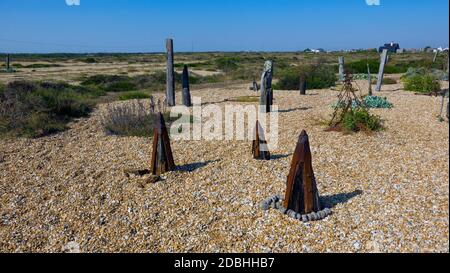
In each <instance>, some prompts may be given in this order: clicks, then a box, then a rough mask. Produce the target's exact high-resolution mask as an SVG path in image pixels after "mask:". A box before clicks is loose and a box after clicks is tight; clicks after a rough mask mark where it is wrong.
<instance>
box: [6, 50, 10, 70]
mask: <svg viewBox="0 0 450 273" xmlns="http://www.w3.org/2000/svg"><path fill="white" fill-rule="evenodd" d="M10 61H11V58H10V55H9V54H7V55H6V71H8V72H9V71H10V70H11V66H10Z"/></svg>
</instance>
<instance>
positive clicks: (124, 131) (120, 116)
mask: <svg viewBox="0 0 450 273" xmlns="http://www.w3.org/2000/svg"><path fill="white" fill-rule="evenodd" d="M152 109H153V108H152V107H151V106H150V105H149V106H148V107H146V106H145V105H144V103H143V102H141V101H136V102H128V103H124V104H120V105H117V106H113V105H108V107H107V110H106V114H104V115H103V118H102V124H103V127H104V128H105V130H106V131H107V132H108V133H111V134H114V135H119V136H138V137H144V136H147V137H148V136H151V135H152V132H153V128H154V125H155V120H156V116H155V112H154V110H152Z"/></svg>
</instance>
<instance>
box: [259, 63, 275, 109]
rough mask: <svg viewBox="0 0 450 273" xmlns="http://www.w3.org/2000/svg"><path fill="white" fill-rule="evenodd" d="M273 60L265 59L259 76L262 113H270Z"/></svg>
mask: <svg viewBox="0 0 450 273" xmlns="http://www.w3.org/2000/svg"><path fill="white" fill-rule="evenodd" d="M272 77H273V62H272V61H266V63H265V64H264V72H263V74H262V77H261V98H260V103H259V104H260V109H261V112H263V113H270V112H271V110H272V105H273V89H272Z"/></svg>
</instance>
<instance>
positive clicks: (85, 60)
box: [83, 58, 97, 64]
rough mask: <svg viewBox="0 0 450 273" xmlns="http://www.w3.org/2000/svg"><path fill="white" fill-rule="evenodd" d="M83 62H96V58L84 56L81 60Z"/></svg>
mask: <svg viewBox="0 0 450 273" xmlns="http://www.w3.org/2000/svg"><path fill="white" fill-rule="evenodd" d="M83 62H84V63H87V64H95V63H97V60H96V59H95V58H86V59H84V60H83Z"/></svg>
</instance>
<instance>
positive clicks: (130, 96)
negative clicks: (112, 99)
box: [119, 92, 150, 101]
mask: <svg viewBox="0 0 450 273" xmlns="http://www.w3.org/2000/svg"><path fill="white" fill-rule="evenodd" d="M148 98H150V95H149V94H147V93H144V92H128V93H125V94H122V95H120V96H119V100H122V101H124V100H139V99H148Z"/></svg>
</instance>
